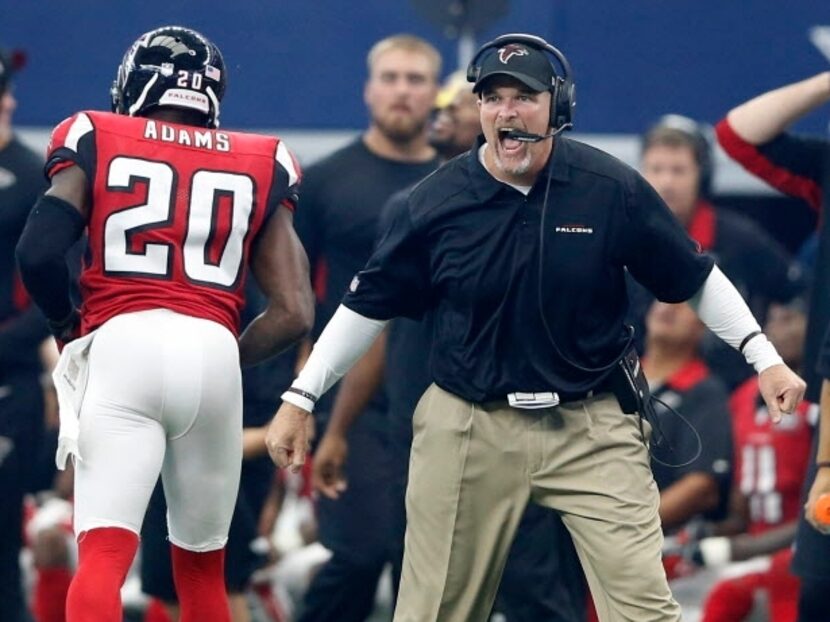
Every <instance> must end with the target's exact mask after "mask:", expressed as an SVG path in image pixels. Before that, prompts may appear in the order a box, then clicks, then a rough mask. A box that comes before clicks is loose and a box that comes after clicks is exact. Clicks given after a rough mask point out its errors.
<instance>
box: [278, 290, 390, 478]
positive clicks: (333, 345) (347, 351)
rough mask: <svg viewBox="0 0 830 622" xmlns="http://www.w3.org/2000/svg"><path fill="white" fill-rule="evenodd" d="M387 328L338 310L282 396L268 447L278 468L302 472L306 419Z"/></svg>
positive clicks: (346, 310) (306, 441)
mask: <svg viewBox="0 0 830 622" xmlns="http://www.w3.org/2000/svg"><path fill="white" fill-rule="evenodd" d="M385 325H386V320H373V319H371V318H368V317H366V316H363V315H360V314H359V313H356V312H354V311H352V310H351V309H349V308H348V307H346V306H344V305H342V304H341V305H340V306H339V307H338V309H337V311H336V312H335V314H334V316H333V317H332V318H331V320H330V321H329V323H328V324H327V325H326V328H325V329H324V330H323V334H321V335H320V338H319V339H318V340H317V343H315V344H314V349H313V350H312V351H311V356H310V357H309V358H308V361H307V362H306V364H305V366H304V367H303V369H302V371H301V372H300V375H299V376H297V378H296V380H294V382H293V383H292V384H291V387H290V388H289V389H288V390H287V391H286V392H285V393H283V394H282V399H283V404H282V406H280V409H279V410H278V411H277V414H276V415H275V416H274V418H273V420H272V421H271V424H270V425H269V426H268V433H267V434H266V436H265V445H266V446H267V447H268V454H269V455H270V456H271V459H272V460H273V461H274V463H275V464H276V465H277V466H279V467H282V468H285V467H289V466H290V467H291V469H292V470H293V471H297V470H299V469H300V467H301V466H302V465H303V463H304V462H305V455H306V452H307V450H308V432H307V427H306V419H307V418H308V417H309V416H310V414H311V411H312V410H314V403H315V402H316V401H317V399H318V398H319V397H320V396H321V395H323V394H324V393H325V392H326V391H328V390H329V389H330V388H331V386H332V385H333V384H334V383H335V382H337V381H338V380H339V379H340V378H341V377H342V376H343V375H345V374H346V372H348V371H349V369H351V367H352V365H354V364H355V363H356V362H357V360H358V359H359V358H360V357H361V356H363V355H364V354H365V353H366V352H367V351H368V350H369V347H370V346H371V345H372V342H374V340H375V338H376V337H377V336H378V334H380V332H381V330H383V327H384V326H385Z"/></svg>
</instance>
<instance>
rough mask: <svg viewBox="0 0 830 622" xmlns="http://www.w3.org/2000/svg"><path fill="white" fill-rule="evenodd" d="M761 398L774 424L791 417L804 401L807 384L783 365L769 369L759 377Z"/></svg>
mask: <svg viewBox="0 0 830 622" xmlns="http://www.w3.org/2000/svg"><path fill="white" fill-rule="evenodd" d="M758 382H759V386H760V389H761V396H762V397H763V398H764V401H765V402H766V404H767V410H768V411H769V416H770V418H771V419H772V421H773V422H774V423H778V422H779V421H781V416H782V415H789V414H792V412H793V411H794V410H795V407H796V406H798V404H799V403H800V402H801V400H802V399H804V391H805V389H806V388H807V384H806V383H805V382H804V381H803V380H802V379H801V378H799V377H798V376H797V375H796V374H795V372H793V371H792V370H791V369H790V368H789V367H787V366H786V365H784V364H783V363H779V364H778V365H773V366H772V367H767V368H766V369H765V370H764V371H762V372H761V373H760V375H759V377H758Z"/></svg>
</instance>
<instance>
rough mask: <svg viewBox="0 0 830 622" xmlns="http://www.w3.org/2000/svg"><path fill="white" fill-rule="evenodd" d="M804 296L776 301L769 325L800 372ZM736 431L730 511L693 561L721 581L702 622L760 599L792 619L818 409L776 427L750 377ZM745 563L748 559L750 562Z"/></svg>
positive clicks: (739, 616)
mask: <svg viewBox="0 0 830 622" xmlns="http://www.w3.org/2000/svg"><path fill="white" fill-rule="evenodd" d="M804 302H805V301H804V300H803V299H802V298H796V299H795V300H793V301H791V302H790V303H789V304H787V305H779V304H777V303H774V304H772V305H771V306H770V309H769V313H768V314H767V323H766V326H765V327H764V329H765V332H766V333H767V335H769V339H770V341H771V342H772V343H774V344H775V346H776V348H777V349H778V352H779V353H780V354H781V357H782V358H783V359H784V361H786V363H787V364H788V365H790V366H791V367H792V368H793V369H800V368H801V364H802V360H803V353H804V335H805V333H806V329H807V315H806V310H805V305H804ZM730 409H731V411H732V424H733V427H734V434H735V476H734V480H733V486H732V493H731V498H730V503H729V515H728V516H727V518H726V519H725V520H724V521H722V522H719V523H716V524H714V525H712V526H710V528H709V529H708V530H706V532H703V534H702V535H707V536H708V537H706V538H704V539H702V540H700V541H699V542H695V543H693V544H692V547H691V549H690V550H689V552H688V553H687V555H689V556H690V557H691V558H692V560H693V563H695V564H698V565H700V566H703V567H706V568H715V569H717V570H718V571H719V573H720V574H721V575H727V576H728V578H724V579H722V580H720V581H719V582H718V583H717V584H716V585H715V586H714V587H713V588H712V589H711V591H710V592H709V594H708V596H707V597H706V600H705V602H704V604H703V616H702V620H703V622H740V621H742V620H746V619H747V618H748V616H749V615H750V613H751V612H752V611H753V610H754V609H755V608H756V607H758V606H759V603H764V604H763V609H764V610H763V614H764V615H765V616H766V617H767V618H768V619H769V620H774V622H795V620H796V617H797V603H798V591H799V581H798V578H797V577H796V576H795V575H794V574H793V573H792V571H791V570H790V563H791V560H792V556H793V551H792V547H791V545H792V543H793V540H794V538H795V532H796V526H797V525H798V519H799V515H800V514H801V511H802V507H801V501H800V499H801V489H802V487H803V485H804V478H805V475H806V472H807V466H808V462H809V459H810V444H811V442H812V436H813V429H814V426H815V425H816V422H817V415H818V407H817V405H815V404H810V403H809V402H807V401H803V402H801V404H799V406H798V408H796V411H795V412H794V413H793V416H792V417H787V418H786V419H785V420H782V421H781V422H780V423H779V424H777V425H775V424H773V422H772V421H771V420H770V417H769V412H768V411H767V407H766V405H765V404H764V400H763V399H762V398H761V395H760V393H759V390H758V382H757V380H756V379H755V378H750V379H749V380H747V381H746V382H745V383H744V384H743V385H741V386H740V387H739V388H738V389H737V390H736V391H735V393H734V394H733V396H732V399H731V401H730ZM747 560H751V561H749V562H748V563H742V562H746V561H747Z"/></svg>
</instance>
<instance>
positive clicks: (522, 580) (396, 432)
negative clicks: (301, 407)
mask: <svg viewBox="0 0 830 622" xmlns="http://www.w3.org/2000/svg"><path fill="white" fill-rule="evenodd" d="M480 133H481V121H480V120H479V112H478V97H477V96H476V94H475V93H473V90H472V85H471V84H470V83H469V82H467V79H466V75H465V74H464V73H463V72H456V73H454V74H451V75H450V76H449V77H448V78H447V80H446V81H445V83H444V85H443V87H442V89H441V91H440V92H439V93H438V97H437V98H436V101H435V112H434V118H433V120H432V123H431V125H430V143H431V144H432V146H433V147H435V149H436V151H437V152H438V154H439V155H440V156H441V158H442V159H443V160H444V161H446V160H450V159H452V158H454V157H456V156H459V155H461V154H462V153H465V152H467V151H469V149H470V148H471V147H472V145H473V144H474V143H475V139H476V137H477V136H478V135H479V134H480ZM411 190H412V188H406V189H405V190H402V191H400V192H398V193H396V194H395V195H393V196H392V198H391V199H390V200H389V201H388V202H387V203H386V205H385V206H384V208H383V212H382V214H381V218H380V226H379V229H378V235H379V236H380V235H381V234H382V233H383V232H384V231H386V230H387V229H388V227H389V225H390V224H391V222H393V220H394V219H395V217H396V215H397V214H398V213H399V212H400V210H403V209H405V208H406V199H407V197H408V195H409V193H410V192H411ZM433 329H434V325H433V322H432V316H431V315H426V316H425V317H424V319H423V320H421V321H415V320H411V319H408V318H397V319H395V320H394V321H393V322H391V324H390V326H389V328H388V329H387V330H386V331H384V333H383V334H382V335H381V337H380V338H379V339H378V340H377V342H376V343H375V344H374V345H373V346H372V348H371V349H370V350H369V352H368V353H367V354H366V356H364V357H363V358H362V359H361V360H360V362H359V363H358V364H357V365H356V366H355V368H354V369H353V370H352V371H351V372H349V373H348V374H347V375H346V377H345V378H344V379H343V382H342V387H341V394H348V395H351V396H352V398H353V399H351V400H349V401H348V402H347V401H346V400H342V399H338V400H337V401H336V402H335V408H334V410H333V411H332V417H331V421H330V422H329V426H328V428H327V430H326V433H325V435H324V436H323V438H322V439H321V441H320V444H319V446H318V447H317V450H316V452H315V454H314V483H315V486H316V487H317V488H318V489H319V490H320V491H321V492H322V493H323V494H324V495H326V496H328V497H332V498H337V497H338V496H339V495H340V493H341V492H342V491H344V490H346V489H347V487H348V484H349V482H348V481H347V479H346V477H345V471H344V468H345V464H346V459H347V455H348V453H349V443H348V431H349V429H350V428H351V426H352V424H353V423H354V421H355V420H356V418H357V417H359V416H360V415H361V413H362V412H363V409H364V408H365V406H366V404H367V403H368V401H369V400H370V399H371V398H372V396H373V394H374V392H375V391H377V390H378V389H379V387H380V386H381V385H382V386H383V387H384V389H385V390H386V394H387V397H388V400H389V446H390V452H389V457H390V462H391V465H392V473H393V480H392V487H391V491H392V503H393V506H392V512H393V521H392V523H391V538H390V548H391V550H392V551H393V559H392V568H393V574H392V580H393V587H394V590H395V593H397V588H398V583H399V581H400V575H401V565H402V563H403V553H404V535H405V532H406V504H405V497H406V484H407V480H408V475H409V454H410V448H411V445H412V415H413V413H414V412H415V407H416V406H417V403H418V400H419V399H420V397H421V395H422V394H423V393H424V391H425V390H426V389H427V387H428V386H429V384H430V373H429V367H430V358H431V356H432V337H433ZM585 591H586V590H585V587H584V578H583V575H582V570H581V568H580V566H579V560H578V558H577V557H576V551H575V550H574V547H573V542H572V541H571V538H570V535H569V534H568V532H567V530H566V529H565V527H564V525H563V524H562V521H561V519H560V518H559V516H558V515H557V514H556V513H555V512H553V511H551V510H548V509H546V508H542V507H540V506H538V505H535V504H528V507H527V510H526V511H525V515H524V516H523V517H522V521H521V522H520V524H519V527H518V529H517V531H516V537H515V539H514V541H513V545H512V548H511V552H510V555H509V556H508V558H507V563H506V565H505V570H504V573H503V574H502V578H501V584H500V589H499V593H498V595H497V597H496V604H495V609H496V611H497V612H498V613H500V614H502V615H503V616H504V617H505V618H506V619H507V620H508V621H509V622H534V621H535V622H554V621H563V622H565V621H581V620H583V619H584V617H585V613H584V609H585Z"/></svg>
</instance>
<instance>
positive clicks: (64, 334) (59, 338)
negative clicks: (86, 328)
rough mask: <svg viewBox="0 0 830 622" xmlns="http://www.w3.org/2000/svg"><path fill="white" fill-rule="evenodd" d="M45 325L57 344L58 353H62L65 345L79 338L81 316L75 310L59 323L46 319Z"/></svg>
mask: <svg viewBox="0 0 830 622" xmlns="http://www.w3.org/2000/svg"><path fill="white" fill-rule="evenodd" d="M46 325H47V326H48V327H49V332H50V333H52V336H54V338H55V341H56V342H57V344H58V352H62V351H63V347H64V346H65V345H66V344H67V343H69V342H70V341H72V340H73V339H77V338H78V337H80V336H81V314H80V312H79V311H78V310H77V309H75V308H73V309H72V311H71V312H70V313H69V315H67V316H66V317H65V318H63V319H62V320H60V321H55V320H50V319H47V320H46Z"/></svg>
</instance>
